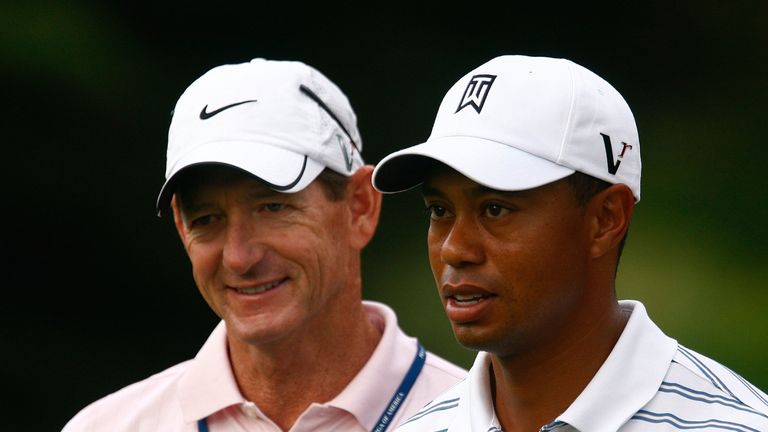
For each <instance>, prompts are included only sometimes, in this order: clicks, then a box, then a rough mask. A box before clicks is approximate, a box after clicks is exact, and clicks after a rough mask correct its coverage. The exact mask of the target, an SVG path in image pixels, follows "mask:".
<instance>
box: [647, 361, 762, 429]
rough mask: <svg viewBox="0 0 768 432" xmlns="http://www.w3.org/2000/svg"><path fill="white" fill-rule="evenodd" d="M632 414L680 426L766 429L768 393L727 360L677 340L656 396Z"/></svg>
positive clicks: (658, 422)
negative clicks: (716, 358)
mask: <svg viewBox="0 0 768 432" xmlns="http://www.w3.org/2000/svg"><path fill="white" fill-rule="evenodd" d="M632 420H635V421H640V422H645V423H656V424H660V423H664V424H667V425H672V426H675V427H677V428H679V429H691V428H695V427H713V428H714V427H718V426H719V427H721V428H729V429H730V430H736V431H753V430H760V431H763V430H768V396H766V394H765V393H764V392H762V391H761V390H760V389H758V388H757V387H755V386H754V385H752V384H751V383H749V382H748V381H747V380H745V379H744V378H742V377H741V376H739V375H738V374H736V373H735V372H733V371H731V370H730V369H728V368H727V367H726V366H724V365H722V364H720V363H718V362H716V361H715V360H712V359H710V358H709V357H706V356H704V355H701V354H699V353H697V352H695V351H692V350H690V349H687V348H685V347H683V346H679V347H678V350H677V353H676V354H675V357H674V358H673V360H672V363H671V365H670V368H669V371H668V372H667V375H666V376H665V377H664V381H663V382H662V383H661V385H660V387H659V391H658V392H657V394H656V395H655V396H654V398H653V399H652V400H651V401H650V402H649V403H648V404H647V405H646V406H644V407H643V409H641V410H640V411H638V412H637V414H635V416H634V417H633V418H632Z"/></svg>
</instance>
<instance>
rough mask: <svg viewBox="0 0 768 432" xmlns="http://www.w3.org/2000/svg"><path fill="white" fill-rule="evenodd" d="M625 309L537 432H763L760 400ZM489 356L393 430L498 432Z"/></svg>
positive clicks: (631, 307)
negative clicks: (610, 342)
mask: <svg viewBox="0 0 768 432" xmlns="http://www.w3.org/2000/svg"><path fill="white" fill-rule="evenodd" d="M620 304H621V307H622V308H623V309H625V310H628V311H631V316H630V319H629V321H628V322H627V325H626V327H625V329H624V331H623V333H622V335H621V337H620V338H619V340H618V342H617V343H616V346H614V348H613V350H612V351H611V353H610V355H609V356H608V358H607V359H606V360H605V363H603V365H602V366H601V367H600V369H599V370H598V371H597V373H596V374H595V376H594V377H593V378H592V380H591V381H590V382H589V384H588V385H587V387H586V388H585V389H584V390H583V391H582V392H581V394H580V395H579V396H578V397H577V398H576V400H574V401H573V403H572V404H571V405H570V406H569V407H568V409H566V410H565V412H563V413H562V414H561V415H560V416H558V417H557V418H556V419H554V420H553V421H552V422H550V423H549V424H547V425H542V427H541V429H540V430H541V431H556V432H566V431H580V432H617V431H620V432H641V431H642V432H659V431H678V430H684V431H699V430H702V431H703V430H706V431H736V432H767V431H768V396H766V394H765V393H763V392H762V391H760V390H759V389H757V388H756V387H755V386H753V385H752V384H750V383H749V382H747V381H746V380H745V379H744V378H742V377H740V376H739V375H738V374H736V373H734V372H733V371H731V370H730V369H728V368H727V367H725V366H723V365H721V364H720V363H718V362H716V361H714V360H712V359H709V358H707V357H705V356H703V355H701V354H698V353H696V352H694V351H692V350H690V349H687V348H685V347H683V346H681V345H679V344H678V343H677V341H675V340H674V339H672V338H670V337H668V336H666V335H665V334H664V333H662V332H661V330H660V329H659V328H658V327H657V326H656V325H655V324H654V323H653V321H651V320H650V318H649V317H648V314H647V313H646V311H645V307H644V306H643V305H642V303H639V302H636V301H621V302H620ZM490 364H491V363H490V355H489V354H488V353H485V352H481V353H480V354H478V356H477V358H476V360H475V363H474V365H473V366H472V369H471V370H470V373H469V375H468V376H467V378H466V379H464V380H463V381H461V382H460V383H458V384H457V385H455V386H454V387H452V388H451V389H450V390H448V391H447V392H445V393H443V394H442V395H440V396H439V397H437V398H436V399H435V400H433V401H432V402H430V403H429V404H428V405H426V406H425V407H424V408H423V409H421V410H420V411H419V412H418V413H416V414H415V415H413V416H411V417H410V418H409V419H408V420H407V421H406V422H405V423H402V424H401V425H400V427H398V428H397V429H396V430H397V431H398V432H438V431H439V432H470V431H473V432H500V431H502V429H501V425H500V423H499V421H498V419H497V418H496V414H495V412H494V409H493V401H492V400H491V390H490V375H489V367H490Z"/></svg>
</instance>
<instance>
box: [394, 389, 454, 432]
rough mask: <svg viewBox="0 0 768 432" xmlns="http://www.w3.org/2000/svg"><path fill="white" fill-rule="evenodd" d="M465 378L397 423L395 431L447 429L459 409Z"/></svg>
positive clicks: (422, 431)
mask: <svg viewBox="0 0 768 432" xmlns="http://www.w3.org/2000/svg"><path fill="white" fill-rule="evenodd" d="M466 385H467V381H466V380H461V381H459V382H458V383H456V384H454V385H453V386H452V387H450V388H449V389H448V390H447V391H445V392H444V393H442V394H441V395H439V396H437V397H436V398H435V399H434V400H432V402H430V403H428V404H427V405H425V406H424V407H423V408H422V409H421V410H419V411H418V412H416V413H415V414H414V415H412V416H411V417H410V418H408V419H407V420H405V421H404V422H403V423H401V424H400V425H398V427H397V428H396V429H395V431H396V432H425V431H437V430H444V429H447V428H448V426H449V425H450V424H451V423H452V422H453V419H454V418H455V417H456V414H457V413H458V411H459V402H460V400H461V396H462V394H464V393H465V391H464V390H465V389H464V387H465V386H466Z"/></svg>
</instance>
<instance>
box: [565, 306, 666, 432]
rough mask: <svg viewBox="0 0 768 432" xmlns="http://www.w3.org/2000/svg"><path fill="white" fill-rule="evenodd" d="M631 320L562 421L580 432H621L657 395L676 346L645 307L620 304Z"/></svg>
mask: <svg viewBox="0 0 768 432" xmlns="http://www.w3.org/2000/svg"><path fill="white" fill-rule="evenodd" d="M619 304H620V306H621V308H622V309H624V310H627V311H630V312H631V315H630V318H629V321H628V322H627V325H626V327H625V328H624V331H623V332H622V334H621V336H620V337H619V340H618V342H616V345H615V346H614V348H613V350H612V351H611V353H610V354H609V355H608V358H607V359H606V360H605V362H604V363H603V365H602V366H601V367H600V369H599V370H598V371H597V374H595V376H594V377H593V378H592V380H591V381H590V382H589V384H588V385H587V387H586V388H585V389H584V391H582V392H581V394H580V395H579V397H578V398H576V400H575V401H574V402H573V403H572V404H571V406H570V407H568V409H567V410H566V411H565V412H564V413H563V414H562V415H561V416H560V417H558V419H557V420H560V421H563V422H566V423H568V424H570V425H571V426H573V427H575V428H576V429H578V430H580V431H589V432H608V431H611V432H613V431H616V430H618V429H619V428H620V427H621V425H623V424H624V423H626V422H627V421H628V420H629V419H630V418H631V417H632V416H633V415H634V414H635V413H636V412H637V411H638V410H639V409H640V408H642V407H643V406H644V405H645V404H646V403H648V401H650V400H651V399H652V398H653V396H654V395H655V394H656V392H657V390H658V389H659V386H660V385H661V382H662V381H663V380H664V376H665V375H666V373H667V370H668V369H669V364H670V362H671V361H672V358H673V357H674V355H675V352H676V351H677V341H675V340H674V339H672V338H670V337H668V336H666V335H665V334H664V333H662V331H661V330H660V329H659V328H658V327H657V326H656V325H655V324H654V323H653V321H651V319H650V318H649V317H648V314H647V313H646V311H645V307H644V306H643V304H642V303H640V302H637V301H632V300H625V301H621V302H619Z"/></svg>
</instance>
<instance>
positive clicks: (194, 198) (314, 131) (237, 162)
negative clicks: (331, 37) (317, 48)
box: [64, 59, 466, 432]
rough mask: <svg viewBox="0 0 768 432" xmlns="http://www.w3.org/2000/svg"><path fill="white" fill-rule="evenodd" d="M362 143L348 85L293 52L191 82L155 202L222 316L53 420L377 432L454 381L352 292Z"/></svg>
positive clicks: (373, 203) (367, 214) (392, 321)
mask: <svg viewBox="0 0 768 432" xmlns="http://www.w3.org/2000/svg"><path fill="white" fill-rule="evenodd" d="M361 150H362V141H361V139H360V134H359V132H358V130H357V124H356V116H355V114H354V112H353V110H352V107H351V106H350V104H349V101H348V100H347V98H346V96H345V95H344V94H343V93H342V92H341V90H340V89H339V88H338V87H337V86H336V85H334V84H333V83H332V82H331V81H330V80H328V78H326V77H325V76H324V75H322V74H321V73H320V72H319V71H317V70H316V69H314V68H312V67H310V66H307V65H305V64H303V63H301V62H288V61H271V60H265V59H254V60H253V61H251V62H248V63H242V64H235V65H224V66H219V67H216V68H213V69H212V70H210V71H208V72H207V73H206V74H204V75H203V76H202V77H200V78H199V79H198V80H197V81H195V82H194V83H192V84H191V85H190V86H189V88H188V89H187V90H186V91H185V92H184V94H182V96H181V97H180V98H179V100H178V103H177V104H176V107H175V110H174V115H173V119H172V121H171V126H170V130H169V134H168V159H167V170H166V179H167V180H166V182H165V184H164V185H163V187H162V190H161V191H160V195H159V198H158V204H157V208H158V212H159V214H160V213H162V214H165V213H166V210H167V209H168V208H169V207H170V208H171V209H172V214H173V219H174V222H175V225H176V229H177V230H178V233H179V236H180V237H181V241H182V243H183V244H184V247H185V249H186V252H187V254H188V255H189V258H190V261H191V263H192V270H193V274H194V279H195V282H196V284H197V286H198V288H199V290H200V293H201V294H202V296H203V298H204V299H205V300H206V302H207V303H208V304H209V305H210V307H211V308H212V309H213V311H214V312H215V313H216V314H217V315H219V316H220V317H221V319H222V322H221V323H220V325H219V326H218V327H217V328H216V329H215V330H214V331H213V333H212V334H211V336H210V338H209V339H208V341H207V342H206V343H205V345H203V347H202V349H201V350H200V352H199V353H198V354H197V356H196V357H195V359H194V360H191V361H188V362H185V363H182V364H179V365H176V366H174V367H171V368H170V369H168V370H166V371H164V372H161V373H159V374H157V375H154V376H152V377H150V378H148V379H146V380H144V381H141V382H139V383H136V384H133V385H130V386H128V387H127V388H125V389H122V390H120V391H118V392H116V393H114V394H112V395H110V396H107V397H106V398H104V399H101V400H99V401H97V402H95V403H93V404H92V405H90V406H89V407H87V408H85V409H84V410H83V411H81V412H80V413H79V414H78V415H77V416H76V417H75V418H74V419H72V420H71V421H70V422H69V423H68V425H67V426H66V427H65V428H64V429H65V431H68V432H69V431H131V432H136V431H163V432H172V431H190V432H192V431H214V432H215V431H227V432H231V431H289V430H290V431H370V430H375V431H383V430H386V429H387V428H388V427H389V426H392V425H394V424H396V423H397V422H399V421H400V420H401V419H404V418H407V416H409V415H411V414H413V413H414V412H415V411H417V410H418V409H419V408H421V407H422V406H424V405H425V404H426V403H427V402H429V401H430V400H432V399H433V397H434V396H435V395H436V394H438V393H439V392H441V391H443V390H445V389H447V388H448V387H450V386H452V385H453V384H454V383H456V382H457V381H458V380H460V379H461V378H463V377H464V376H465V372H466V371H464V370H463V369H461V368H459V367H457V366H455V365H453V364H451V363H449V362H447V361H445V360H443V359H441V358H439V357H437V356H435V355H433V354H428V353H426V352H425V351H424V349H423V348H422V347H421V345H419V344H418V343H417V341H416V340H415V339H413V338H410V337H408V336H406V335H405V334H404V333H403V332H402V331H401V330H400V329H399V328H398V326H397V321H396V317H395V314H394V312H393V311H392V310H391V309H389V308H388V307H387V306H385V305H383V304H378V303H373V302H363V301H362V300H361V296H362V294H361V276H360V252H361V250H362V249H363V247H364V246H365V245H366V244H367V243H368V242H369V240H370V239H371V237H372V235H373V233H374V230H375V229H376V225H377V223H378V218H379V211H380V208H381V195H380V194H379V193H378V192H377V191H375V190H374V189H373V186H372V184H371V174H372V172H373V167H372V166H370V165H364V162H363V160H362V158H361V155H360V151H361Z"/></svg>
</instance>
